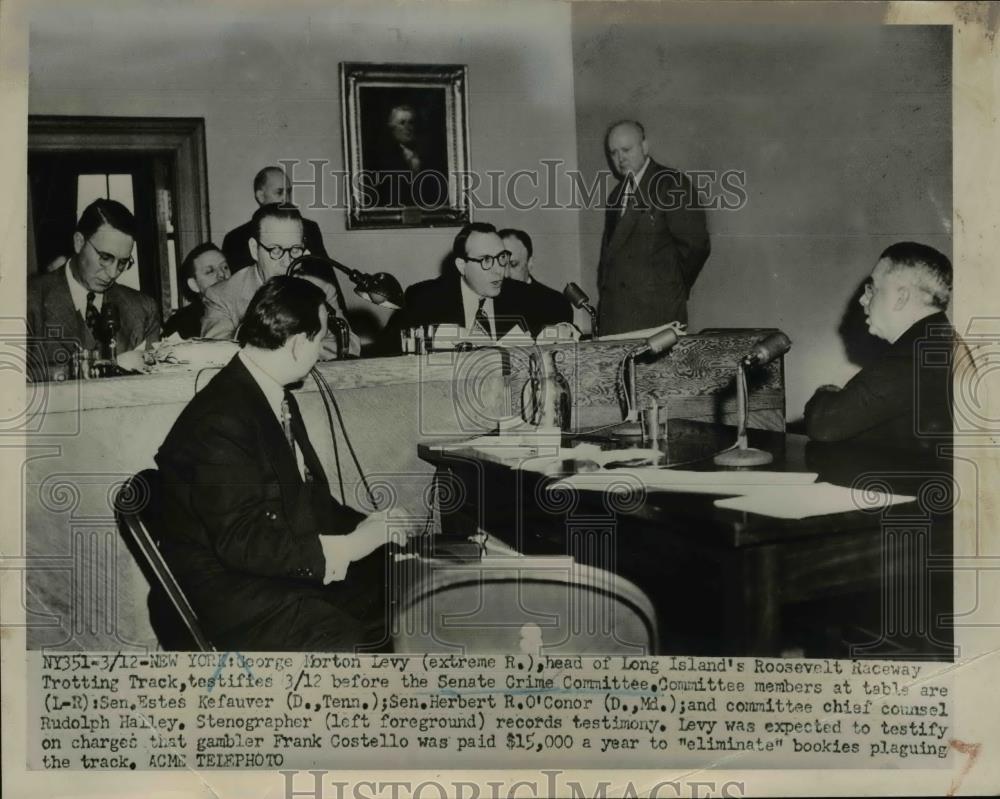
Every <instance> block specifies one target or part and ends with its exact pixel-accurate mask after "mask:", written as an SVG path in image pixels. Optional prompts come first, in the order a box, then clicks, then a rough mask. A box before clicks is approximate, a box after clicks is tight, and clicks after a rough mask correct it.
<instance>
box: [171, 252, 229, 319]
mask: <svg viewBox="0 0 1000 799" xmlns="http://www.w3.org/2000/svg"><path fill="white" fill-rule="evenodd" d="M228 279H229V264H228V263H227V262H226V256H225V254H224V253H223V252H222V250H220V249H219V248H218V247H217V246H216V245H215V244H213V243H212V242H210V241H206V242H205V243H203V244H199V245H198V246H197V247H194V248H192V250H191V252H189V253H188V254H187V257H186V258H185V259H184V260H183V261H182V262H181V290H182V291H183V292H184V294H185V295H186V296H187V298H188V304H187V305H185V306H184V307H183V308H178V309H177V311H176V312H175V313H174V314H173V315H172V316H171V317H170V318H169V319H168V320H167V321H166V322H165V323H164V325H163V338H168V337H170V336H172V335H173V334H174V333H176V334H177V335H178V336H180V337H181V338H198V337H200V336H201V319H202V317H203V316H204V314H205V304H204V303H203V302H202V295H203V294H204V293H205V291H206V290H208V289H209V288H211V287H212V286H214V285H215V284H216V283H221V282H222V281H223V280H228Z"/></svg>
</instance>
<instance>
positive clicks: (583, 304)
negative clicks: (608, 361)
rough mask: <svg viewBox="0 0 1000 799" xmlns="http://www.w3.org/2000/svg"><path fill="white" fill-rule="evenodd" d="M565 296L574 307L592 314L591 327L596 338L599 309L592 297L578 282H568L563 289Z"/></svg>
mask: <svg viewBox="0 0 1000 799" xmlns="http://www.w3.org/2000/svg"><path fill="white" fill-rule="evenodd" d="M563 296H564V297H565V298H566V299H567V300H569V302H570V304H571V305H572V306H573V307H574V308H580V309H582V310H584V311H586V312H587V313H588V314H590V328H591V331H592V334H593V337H594V338H597V337H598V331H597V311H596V310H595V309H594V306H593V305H591V304H590V297H588V296H587V293H586V292H585V291H584V290H583V289H582V288H580V287H579V286H578V285H576V283H567V284H566V288H564V289H563Z"/></svg>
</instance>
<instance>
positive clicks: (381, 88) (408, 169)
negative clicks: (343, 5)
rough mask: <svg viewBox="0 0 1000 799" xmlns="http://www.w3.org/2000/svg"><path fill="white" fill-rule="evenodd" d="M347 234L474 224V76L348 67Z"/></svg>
mask: <svg viewBox="0 0 1000 799" xmlns="http://www.w3.org/2000/svg"><path fill="white" fill-rule="evenodd" d="M340 77H341V93H340V96H341V105H342V119H343V133H344V136H343V138H344V163H345V164H346V166H347V172H348V179H349V190H348V195H347V229H348V230H360V229H371V228H401V227H439V226H459V225H464V224H465V223H466V222H468V221H470V208H469V202H468V198H467V197H466V196H465V192H464V191H462V186H463V185H464V184H463V178H462V176H463V175H464V174H465V173H466V172H467V171H468V168H469V144H468V116H467V106H466V85H467V69H466V67H465V66H464V65H462V64H366V63H359V62H342V63H341V65H340Z"/></svg>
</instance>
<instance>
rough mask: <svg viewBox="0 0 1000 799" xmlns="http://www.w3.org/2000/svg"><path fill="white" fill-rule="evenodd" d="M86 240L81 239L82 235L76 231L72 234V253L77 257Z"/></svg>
mask: <svg viewBox="0 0 1000 799" xmlns="http://www.w3.org/2000/svg"><path fill="white" fill-rule="evenodd" d="M86 242H87V240H86V239H85V238H84V237H83V234H82V233H81V232H80V231H79V230H78V231H76V233H74V234H73V252H75V253H76V254H77V255H79V254H80V250H82V249H83V245H84V244H86Z"/></svg>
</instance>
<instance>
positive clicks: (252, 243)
mask: <svg viewBox="0 0 1000 799" xmlns="http://www.w3.org/2000/svg"><path fill="white" fill-rule="evenodd" d="M247 244H248V245H249V247H250V257H251V258H252V259H253V262H254V263H257V239H255V238H254V237H253V236H251V237H250V241H248V242H247Z"/></svg>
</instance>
